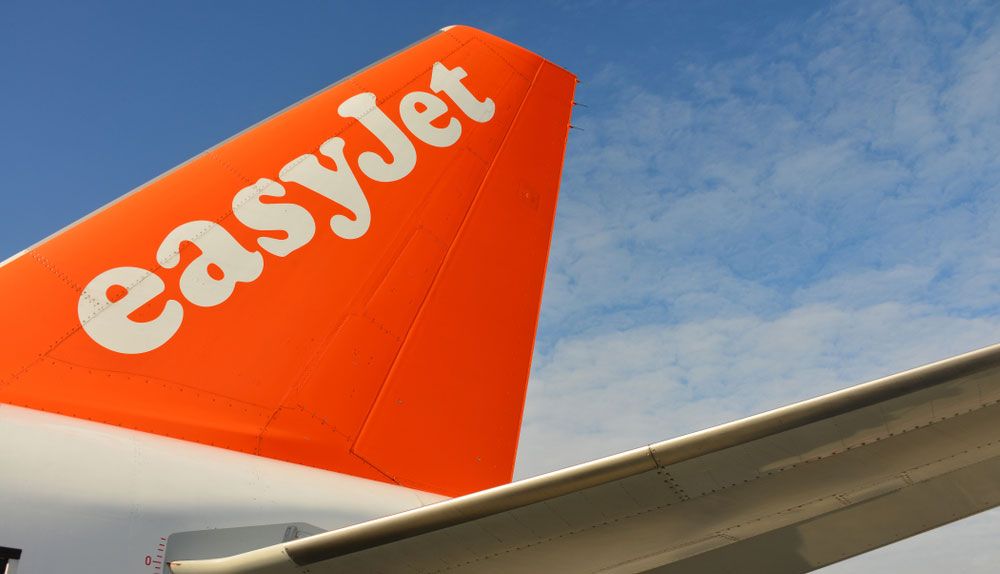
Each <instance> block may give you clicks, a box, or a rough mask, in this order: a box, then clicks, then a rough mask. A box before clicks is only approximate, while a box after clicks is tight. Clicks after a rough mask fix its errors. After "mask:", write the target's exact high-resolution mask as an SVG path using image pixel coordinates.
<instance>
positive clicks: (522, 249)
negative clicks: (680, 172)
mask: <svg viewBox="0 0 1000 574" xmlns="http://www.w3.org/2000/svg"><path fill="white" fill-rule="evenodd" d="M574 87H575V79H574V78H573V76H572V75H571V74H569V73H568V72H566V71H564V70H562V69H560V68H558V67H556V66H554V65H552V64H551V63H549V62H547V61H545V60H543V59H542V58H540V57H538V56H536V55H534V54H532V53H530V52H528V51H526V50H524V49H521V48H519V47H517V46H514V45H513V44H510V43H508V42H505V41H503V40H500V39H498V38H496V37H493V36H490V35H488V34H485V33H483V32H480V31H477V30H474V29H471V28H465V27H451V28H447V29H444V30H442V31H441V32H440V33H438V34H436V35H434V36H432V37H430V38H428V39H426V40H424V41H422V42H420V43H418V44H416V45H414V46H411V47H410V48H408V49H406V50H404V51H402V52H400V53H398V54H396V55H394V56H392V57H390V58H388V59H386V60H383V61H382V62H380V63H378V64H376V65H375V66H372V67H370V68H368V69H366V70H364V71H362V72H360V73H358V74H356V75H354V76H352V77H350V78H348V79H346V80H343V81H342V82H340V83H338V84H336V85H334V86H332V87H330V88H328V89H326V90H324V91H322V92H320V93H318V94H316V95H314V96H312V97H310V98H308V99H306V100H305V101H303V102H301V103H299V104H297V105H295V106H293V107H291V108H289V109H287V110H285V111H283V112H281V113H280V114H278V115H276V116H274V117H272V118H270V119H268V120H265V121H264V122H262V123H260V124H258V125H256V126H254V127H253V128H251V129H249V130H247V131H245V132H243V133H241V134H239V135H238V136H235V137H233V138H231V139H229V140H228V141H226V142H224V143H222V144H220V145H219V146H216V147H215V148H213V149H211V150H209V151H207V152H205V153H203V154H201V155H200V156H198V157H196V158H194V159H192V160H191V161H189V162H187V163H185V164H183V165H182V166H180V167H178V168H176V169H174V170H172V171H170V172H168V173H167V174H165V175H163V176H161V177H159V178H158V179H156V180H154V181H152V182H150V183H149V184H146V185H145V186H143V187H141V188H139V189H138V190H136V191H134V192H132V193H130V194H128V195H126V196H125V197H123V198H121V199H120V200H118V201H116V202H114V203H112V204H111V205H109V206H107V207H105V208H104V209H102V210H99V211H98V212H96V213H94V214H92V215H91V216H89V217H87V218H85V219H83V220H81V221H79V222H77V223H75V224H74V225H72V226H70V227H68V228H67V229H65V230H63V231H62V232H60V233H58V234H56V235H54V236H53V237H51V238H49V239H47V240H45V241H43V242H42V243H40V244H38V245H36V246H34V247H32V248H30V249H28V250H26V251H25V252H23V253H22V254H20V255H19V256H17V257H15V258H13V259H11V260H9V261H7V262H6V263H4V264H3V265H2V267H0V291H2V292H3V293H4V294H5V295H6V296H5V297H3V299H2V300H0V317H2V318H3V320H4V324H5V325H6V328H7V333H8V341H7V342H5V345H3V347H2V348H0V402H5V403H10V404H15V405H21V406H25V407H30V408H34V409H40V410H45V411H50V412H55V413H62V414H66V415H69V416H74V417H80V418H86V419H91V420H94V421H99V422H103V423H108V424H112V425H118V426H121V427H127V428H132V429H139V430H142V431H146V432H151V433H157V434H160V435H166V436H171V437H176V438H180V439H185V440H190V441H196V442H200V443H204V444H210V445H216V446H220V447H224V448H228V449H233V450H238V451H243V452H247V453H253V454H258V455H261V456H266V457H271V458H276V459H281V460H286V461H290V462H295V463H300V464H305V465H310V466H314V467H319V468H324V469H329V470H333V471H338V472H344V473H349V474H354V475H357V476H362V477H366V478H371V479H377V480H383V481H388V482H394V483H398V484H402V485H405V486H409V487H414V488H418V489H422V490H426V491H431V492H437V493H442V494H447V495H459V494H463V493H467V492H472V491H476V490H480V489H483V488H486V487H490V486H494V485H497V484H501V483H503V482H507V481H509V480H510V478H511V475H512V471H513V464H514V455H515V450H516V446H517V437H518V432H519V427H520V420H521V413H522V409H523V403H524V395H525V388H526V384H527V378H528V370H529V364H530V359H531V352H532V344H533V340H534V333H535V325H536V321H537V315H538V307H539V304H540V299H541V292H542V281H543V277H544V272H545V264H546V257H547V254H548V246H549V239H550V235H551V231H552V220H553V215H554V210H555V204H556V195H557V189H558V183H559V174H560V169H561V165H562V158H563V152H564V148H565V142H566V135H567V129H568V124H569V116H570V110H571V106H572V96H573V90H574Z"/></svg>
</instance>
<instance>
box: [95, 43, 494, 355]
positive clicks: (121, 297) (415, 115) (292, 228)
mask: <svg viewBox="0 0 1000 574" xmlns="http://www.w3.org/2000/svg"><path fill="white" fill-rule="evenodd" d="M466 76H467V74H466V72H465V70H463V69H462V68H461V67H455V68H452V69H448V68H447V67H445V66H444V65H443V64H441V63H440V62H435V63H434V66H433V68H432V70H431V81H430V86H429V87H430V92H424V91H414V92H410V93H408V94H406V95H405V96H403V98H402V100H401V101H400V103H399V116H400V119H401V120H402V124H403V126H404V127H405V128H406V131H407V132H409V134H410V135H412V136H413V137H416V138H417V139H419V140H420V141H422V142H424V143H427V144H429V145H432V146H435V147H440V148H446V147H449V146H452V145H454V144H455V142H457V141H458V139H459V137H460V136H461V135H462V123H461V122H460V121H459V119H458V118H457V117H454V116H453V117H451V118H450V119H449V120H448V123H447V125H445V126H444V127H437V126H435V125H434V123H433V122H435V120H438V118H441V117H442V116H444V115H445V114H447V113H449V112H450V108H449V106H448V103H446V101H445V100H444V99H442V98H441V97H439V96H440V95H443V96H445V97H447V98H448V100H450V101H451V102H452V103H453V104H455V106H457V107H458V109H459V110H461V112H462V113H463V114H464V115H465V116H466V117H468V118H469V119H471V120H473V121H475V122H479V123H484V122H488V121H489V120H490V119H491V118H492V117H493V114H494V111H495V105H494V103H493V100H491V99H490V98H484V99H482V100H480V99H478V98H477V97H476V96H475V95H473V94H472V93H471V92H470V91H469V89H468V88H467V87H466V86H465V85H463V84H462V80H463V79H464V78H465V77H466ZM431 92H433V93H431ZM337 113H338V114H339V115H340V116H341V117H344V118H354V119H356V120H357V121H358V123H360V124H361V125H362V126H364V127H365V128H366V129H367V130H368V131H370V132H371V133H372V134H373V135H374V136H375V137H376V138H378V140H379V141H380V142H381V143H382V144H383V145H384V146H385V147H386V149H387V150H388V152H389V155H390V156H391V160H392V161H390V162H387V161H385V160H384V159H383V158H382V156H380V155H379V154H377V153H375V152H372V151H366V152H363V153H361V154H360V155H359V156H358V158H357V166H358V169H359V170H361V172H362V173H364V174H365V175H366V176H367V177H369V178H371V179H373V180H375V181H378V182H393V181H398V180H400V179H402V178H404V177H406V176H407V175H409V174H410V172H411V171H413V168H414V167H415V166H416V164H417V152H416V149H415V148H414V146H413V142H412V141H411V139H410V138H409V137H408V136H407V134H406V132H404V131H403V130H402V129H401V128H400V126H398V125H396V124H395V123H394V122H393V121H392V120H391V119H389V116H387V115H386V114H385V113H384V112H383V111H382V110H380V109H379V107H378V105H377V104H376V98H375V94H372V93H362V94H357V95H355V96H353V97H351V98H349V99H347V100H346V101H344V102H343V103H341V104H340V106H339V107H338V108H337ZM438 123H439V124H440V123H441V122H438ZM319 153H320V154H322V155H324V156H326V157H327V158H329V159H330V160H331V161H332V162H333V164H334V165H335V169H327V168H326V167H324V166H323V165H322V164H320V162H319V158H318V157H317V156H316V155H313V154H306V155H302V156H299V157H297V158H295V159H293V160H291V161H289V162H288V163H287V164H286V165H285V166H284V167H283V168H282V169H281V171H280V172H279V173H278V180H277V181H275V180H273V179H268V178H261V179H260V180H258V181H257V183H255V184H253V185H251V186H247V187H245V188H243V189H241V190H239V191H238V192H236V194H235V195H234V196H233V202H232V206H233V215H234V216H235V218H236V219H237V220H238V221H239V222H240V223H241V224H243V225H245V226H246V227H248V228H249V229H252V230H254V231H267V232H273V231H283V232H285V233H286V234H287V236H286V237H285V238H283V239H276V238H273V237H259V238H258V239H257V243H258V245H259V246H260V249H261V250H263V251H266V252H268V253H270V254H272V255H276V256H278V257H286V256H288V255H290V254H292V253H294V252H295V251H296V250H298V249H300V248H302V247H303V246H304V245H306V244H308V243H309V242H310V241H311V240H312V238H313V236H314V235H315V233H316V222H315V220H314V218H313V216H312V214H311V213H310V212H309V211H308V210H306V209H305V208H304V207H302V206H300V205H296V204H294V203H264V202H263V201H261V198H263V197H270V198H280V197H284V195H285V188H284V187H283V186H282V185H281V182H293V183H296V184H299V185H302V186H303V187H305V188H307V189H309V190H311V191H313V192H315V193H317V194H319V195H321V196H323V197H325V198H327V199H329V200H330V201H333V202H335V203H337V204H339V205H341V206H343V207H344V208H346V209H347V210H349V211H350V212H351V213H352V214H353V215H354V218H353V219H351V218H349V217H347V216H344V215H334V216H333V217H332V218H331V219H330V224H329V225H330V230H331V231H332V232H333V233H334V234H335V235H337V236H338V237H341V238H343V239H347V240H351V239H357V238H359V237H362V236H363V235H365V233H367V232H368V228H369V226H370V225H371V211H370V209H369V205H368V199H367V197H366V196H365V193H364V190H363V189H362V188H361V185H360V184H359V183H358V178H357V177H356V176H355V174H354V172H353V171H352V169H351V166H350V164H349V163H348V162H347V160H346V158H345V157H344V140H343V139H342V138H339V137H334V138H331V139H329V140H327V141H326V142H324V143H323V144H322V145H321V146H320V147H319ZM184 242H191V243H193V244H195V245H196V246H197V247H198V249H200V250H201V254H200V255H199V256H198V257H197V258H195V259H194V260H193V261H191V262H190V263H189V264H188V265H187V266H186V267H185V268H184V270H183V271H182V272H181V276H180V279H179V287H180V292H181V294H182V295H183V297H184V299H185V301H178V300H175V299H169V300H167V301H166V303H165V305H164V307H163V311H162V312H161V313H160V314H159V315H158V316H157V317H156V318H155V319H153V320H150V321H141V322H140V321H133V320H132V319H130V318H129V315H131V314H132V313H133V312H135V311H136V310H137V309H138V308H139V307H142V306H143V305H145V304H147V303H149V302H150V301H152V300H153V299H154V298H156V297H157V296H159V295H160V294H161V293H163V291H164V290H165V288H166V285H165V283H164V282H163V279H162V278H160V277H159V276H158V275H156V273H154V272H152V271H150V270H148V269H143V268H140V267H116V268H114V269H109V270H107V271H105V272H103V273H101V274H100V275H98V276H97V277H94V279H93V280H91V281H90V283H88V284H87V286H86V287H85V288H84V289H83V292H82V293H81V294H80V300H79V303H78V306H77V312H78V314H79V317H80V324H81V325H82V326H83V330H84V331H85V332H86V333H87V334H88V335H89V336H90V337H91V338H92V339H93V340H94V341H96V342H97V343H98V344H99V345H101V346H103V347H105V348H107V349H110V350H112V351H116V352H119V353H129V354H137V353H145V352H148V351H152V350H153V349H156V348H157V347H160V346H162V345H163V344H164V343H166V342H167V341H169V340H170V339H171V337H173V336H174V335H175V334H176V333H177V331H178V330H179V329H180V328H181V324H182V323H183V321H184V309H185V305H189V304H190V305H196V306H198V307H214V306H216V305H221V304H222V303H224V302H225V301H226V300H227V299H229V297H231V296H232V294H233V292H234V291H235V290H236V286H237V283H248V282H252V281H254V280H256V279H257V278H258V277H260V275H261V273H263V272H264V257H263V254H262V253H261V251H250V250H248V249H246V248H244V247H243V245H241V244H240V243H239V242H238V241H237V240H236V238H234V237H233V236H232V235H231V234H230V233H229V232H228V231H226V228H225V227H223V226H222V225H220V224H218V223H214V222H210V221H189V222H186V223H182V224H181V225H178V226H177V227H175V228H174V229H173V230H172V231H171V232H170V233H168V234H167V236H166V237H164V238H163V241H162V242H161V243H160V246H159V248H158V249H157V250H156V261H157V262H158V263H159V264H160V266H162V267H164V268H167V269H172V268H175V267H177V266H178V265H179V264H180V247H181V244H182V243H184ZM115 291H117V293H114V292H115ZM123 292H124V294H122V293H123Z"/></svg>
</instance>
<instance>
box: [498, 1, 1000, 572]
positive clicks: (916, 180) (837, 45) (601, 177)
mask: <svg viewBox="0 0 1000 574" xmlns="http://www.w3.org/2000/svg"><path fill="white" fill-rule="evenodd" d="M997 16H998V15H997V9H996V7H994V6H992V5H990V4H987V3H976V2H969V3H964V4H961V5H958V4H955V5H949V6H942V4H941V3H922V4H921V3H917V4H915V5H910V4H904V3H900V2H893V1H887V0H886V1H864V2H862V1H856V2H841V3H838V4H836V5H834V6H832V7H830V8H829V9H826V10H823V11H821V12H819V13H817V14H815V15H813V16H812V17H811V18H810V19H809V20H808V21H807V22H804V23H796V25H795V26H785V27H782V28H780V29H778V30H776V31H774V33H773V34H772V35H771V36H769V37H767V38H763V39H762V40H761V42H760V47H759V50H757V51H755V52H751V53H748V54H745V55H743V56H741V57H739V58H733V59H731V60H728V61H722V62H717V63H714V64H712V65H693V64H692V65H688V66H686V67H685V68H684V69H683V70H680V71H678V73H677V75H676V77H673V78H672V81H673V83H672V84H670V85H667V84H660V83H656V82H657V80H655V79H652V78H638V79H637V77H638V74H636V73H634V72H633V71H632V70H631V69H630V68H629V65H628V64H627V63H622V62H609V63H608V65H607V66H606V67H605V68H604V69H603V71H602V73H601V74H599V75H598V76H597V77H595V78H585V80H588V81H587V82H586V83H585V84H584V87H583V89H582V90H581V92H582V95H583V96H586V95H587V90H588V88H587V86H588V85H591V86H593V87H592V88H589V89H590V90H591V91H592V92H591V96H594V97H596V98H597V101H596V102H595V101H594V99H593V98H591V99H590V102H589V103H591V106H592V107H591V108H589V109H588V110H584V111H582V112H580V111H578V116H579V117H578V118H576V120H575V123H578V124H581V125H583V126H584V127H585V128H586V130H587V131H584V132H577V133H574V134H573V136H572V139H571V145H570V149H569V152H568V156H567V163H566V168H565V176H564V182H563V187H562V192H561V193H562V199H561V205H560V207H559V213H558V218H557V223H556V233H555V237H554V242H553V251H552V256H551V260H550V261H551V262H550V267H549V277H548V282H547V286H546V292H545V299H544V303H543V311H542V318H541V324H540V344H539V345H538V347H537V351H536V356H535V364H534V369H533V375H532V381H531V386H530V388H529V397H528V407H527V411H526V415H525V422H524V427H523V434H522V440H521V453H520V455H519V461H518V475H519V476H527V475H531V474H536V473H538V472H542V471H545V470H551V469H553V468H557V467H561V466H565V465H568V464H571V463H575V462H581V461H584V460H588V459H591V458H595V457H597V456H601V455H606V454H611V453H613V452H617V451H621V450H625V449H628V448H632V447H635V446H639V445H641V444H646V443H649V442H652V441H655V440H661V439H665V438H669V437H671V436H675V435H677V434H681V433H684V432H689V431H693V430H696V429H699V428H704V427H706V426H712V425H715V424H719V423H722V422H725V421H727V420H732V419H735V418H739V417H742V416H746V415H749V414H752V413H755V412H759V411H761V410H765V409H768V408H772V407H776V406H780V405H782V404H786V403H788V402H792V401H795V400H800V399H805V398H809V397H811V396H815V395H818V394H821V393H823V392H827V391H830V390H833V389H836V388H840V387H844V386H849V385H852V384H856V383H860V382H863V381H865V380H868V379H872V378H876V377H879V376H883V375H887V374H891V373H893V372H896V371H899V370H902V369H905V368H909V367H913V366H916V365H919V364H923V363H927V362H930V361H932V360H936V359H941V358H944V357H947V356H949V355H952V354H955V353H959V352H962V351H966V350H970V349H973V348H977V347H980V346H984V345H986V344H990V343H994V342H997V341H998V340H1000V184H998V183H997V182H998V181H1000V177H998V176H1000V105H997V98H996V94H997V91H998V88H1000V27H998V18H997ZM602 98H603V100H602ZM595 104H596V105H595ZM997 520H998V519H997V518H996V517H995V513H994V514H986V515H983V516H982V517H980V518H977V519H975V520H974V521H971V522H967V523H965V522H963V523H959V525H957V526H954V527H949V528H946V529H943V530H941V531H939V532H941V534H930V535H926V536H941V538H940V539H939V540H942V541H948V540H955V539H957V538H961V537H962V536H964V535H962V534H959V533H962V532H967V533H968V535H969V536H971V537H977V538H984V537H986V536H988V534H984V533H989V532H991V531H992V532H993V533H994V534H993V536H994V537H995V533H996V532H997V530H998V528H1000V527H998V524H1000V523H998V522H997ZM991 529H992V530H991ZM924 540H927V538H926V537H925V538H924ZM980 542H982V541H980ZM907 544H908V545H907V546H899V548H903V549H904V550H899V551H894V550H892V548H894V547H890V549H888V550H884V551H880V552H878V553H875V554H871V555H868V556H866V557H862V558H859V559H855V560H852V561H848V562H847V563H845V564H844V565H841V566H837V567H835V568H836V570H835V571H837V572H848V571H872V569H876V570H877V569H878V568H877V565H880V564H890V563H892V564H896V565H898V564H902V563H903V562H906V564H908V565H911V564H912V568H910V569H908V571H911V572H932V571H937V570H938V569H939V567H941V565H942V564H951V565H954V564H959V563H960V564H961V566H962V571H967V572H987V571H992V568H990V565H991V564H992V563H995V562H996V561H997V560H1000V554H998V553H997V552H996V551H994V550H992V548H990V545H988V544H981V545H979V546H971V545H970V546H969V547H968V548H969V549H975V551H978V552H979V554H978V555H977V554H972V553H970V554H969V556H960V555H959V554H958V553H957V552H949V558H948V560H947V561H946V562H940V563H938V562H935V561H934V560H932V559H926V560H922V559H921V558H920V557H921V556H923V557H927V556H929V554H930V550H929V546H928V545H929V543H928V542H926V541H925V542H919V541H916V542H912V543H907ZM961 547H962V546H961V545H957V546H956V548H961ZM894 552H895V553H894ZM970 552H971V550H970ZM904 553H905V554H906V555H907V557H906V558H899V557H898V556H900V555H902V554H904ZM983 553H989V556H992V561H991V560H985V559H981V556H982V555H983ZM893 557H896V558H895V560H902V561H903V562H899V561H895V562H894V561H893V560H894V558H893ZM907 561H908V562H907ZM935 565H937V566H935ZM894 569H899V568H894ZM832 571H834V570H833V569H832V570H831V572H832Z"/></svg>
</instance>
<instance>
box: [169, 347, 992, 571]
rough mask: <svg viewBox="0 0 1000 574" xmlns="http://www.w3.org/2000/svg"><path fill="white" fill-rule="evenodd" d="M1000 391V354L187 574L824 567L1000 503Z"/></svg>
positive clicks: (985, 352)
mask: <svg viewBox="0 0 1000 574" xmlns="http://www.w3.org/2000/svg"><path fill="white" fill-rule="evenodd" d="M998 401H1000V346H994V347H989V348H986V349H982V350H979V351H975V352H972V353H969V354H966V355H962V356H959V357H955V358H952V359H948V360H945V361H942V362H939V363H934V364H931V365H927V366H924V367H920V368H917V369H914V370H911V371H907V372H904V373H900V374H897V375H893V376H890V377H887V378H884V379H880V380H877V381H873V382H870V383H866V384H863V385H859V386H856V387H852V388H849V389H846V390H842V391H839V392H835V393H832V394H829V395H825V396H822V397H819V398H816V399H812V400H809V401H805V402H802V403H798V404H795V405H791V406H788V407H784V408H780V409H777V410H774V411H770V412H767V413H763V414H760V415H757V416H753V417H750V418H747V419H744V420H741V421H736V422H733V423H729V424H725V425H722V426H719V427H716V428H712V429H708V430H705V431H701V432H697V433H694V434H691V435H688V436H684V437H681V438H677V439H673V440H668V441H665V442H660V443H656V444H652V445H650V446H648V447H644V448H639V449H636V450H632V451H628V452H625V453H622V454H618V455H615V456H611V457H608V458H605V459H601V460H597V461H594V462H590V463H586V464H583V465H579V466H576V467H572V468H568V469H565V470H561V471H557V472H553V473H550V474H546V475H543V476H539V477H536V478H531V479H528V480H523V481H520V482H516V483H513V484H509V485H505V486H500V487H497V488H492V489H490V490H486V491H483V492H478V493H475V494H470V495H467V496H462V497H458V498H454V499H450V500H447V501H444V502H440V503H437V504H433V505H429V506H426V507H423V508H419V509H416V510H412V511H409V512H405V513H402V514H398V515H395V516H389V517H386V518H381V519H377V520H373V521H370V522H366V523H362V524H357V525H353V526H349V527H346V528H342V529H339V530H334V531H330V532H326V533H322V534H318V535H315V536H311V537H308V538H304V539H301V540H296V541H292V542H288V543H285V544H279V545H275V546H269V547H266V548H261V549H259V550H254V551H251V552H247V553H245V554H240V555H237V556H232V557H229V558H220V559H212V560H198V561H177V562H173V563H171V568H172V571H173V572H174V573H175V574H209V573H213V574H214V573H233V574H235V573H240V574H250V573H255V574H279V573H293V572H294V573H306V572H308V573H313V574H318V573H335V572H337V573H339V572H352V573H413V574H416V573H430V572H454V573H472V572H474V573H477V574H482V573H514V572H549V573H555V572H567V573H580V572H595V573H596V572H601V573H615V574H624V573H638V572H656V573H659V574H665V573H674V572H685V573H703V572H704V573H710V572H711V573H714V572H725V571H731V570H732V568H733V566H734V565H738V566H739V570H740V571H741V572H761V573H764V572H766V573H769V574H783V573H795V572H808V571H811V570H813V569H815V568H818V567H821V566H824V565H827V564H830V563H833V562H837V561H839V560H842V559H844V558H848V557H850V556H854V555H856V554H859V553H862V552H865V551H868V550H871V549H874V548H877V547H880V546H883V545H885V544H889V543H891V542H894V541H896V540H900V539H902V538H905V537H908V536H911V535H913V534H917V533H919V532H923V531H925V530H928V529H931V528H934V527H936V526H939V525H942V524H946V523H948V522H952V521H954V520H957V519H959V518H962V517H965V516H969V515H971V514H974V513H977V512H980V511H982V510H986V509H988V508H991V507H993V506H995V505H996V504H997V502H998V501H1000V424H998V422H1000V418H998V417H1000V406H998V404H997V403H998ZM663 416H664V417H669V416H670V414H669V413H664V415H663Z"/></svg>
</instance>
